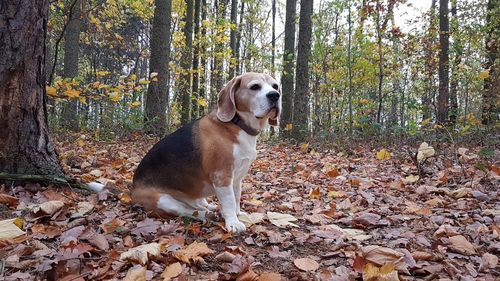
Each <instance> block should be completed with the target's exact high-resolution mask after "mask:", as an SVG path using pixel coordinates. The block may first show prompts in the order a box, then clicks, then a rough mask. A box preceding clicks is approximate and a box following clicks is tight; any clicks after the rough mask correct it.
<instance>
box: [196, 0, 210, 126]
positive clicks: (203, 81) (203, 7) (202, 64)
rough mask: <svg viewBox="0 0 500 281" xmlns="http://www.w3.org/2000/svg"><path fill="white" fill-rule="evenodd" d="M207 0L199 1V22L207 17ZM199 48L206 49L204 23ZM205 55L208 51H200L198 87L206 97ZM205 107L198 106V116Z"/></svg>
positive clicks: (200, 93)
mask: <svg viewBox="0 0 500 281" xmlns="http://www.w3.org/2000/svg"><path fill="white" fill-rule="evenodd" d="M207 9H208V6H207V1H206V0H202V1H201V22H204V21H205V20H206V19H207ZM200 41H201V42H200V50H206V49H207V48H208V47H207V29H206V27H205V26H204V25H202V26H201V35H200ZM207 56H208V53H207V52H206V51H205V52H200V89H199V96H201V97H204V98H205V99H207V93H206V90H207V71H206V70H207V66H206V65H207ZM204 111H205V109H204V108H203V106H201V105H200V106H199V107H198V116H202V115H203V113H204Z"/></svg>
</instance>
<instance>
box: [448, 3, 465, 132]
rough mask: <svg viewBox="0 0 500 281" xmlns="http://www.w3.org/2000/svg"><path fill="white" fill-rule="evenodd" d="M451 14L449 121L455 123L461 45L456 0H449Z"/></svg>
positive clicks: (461, 52)
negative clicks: (451, 52) (452, 49)
mask: <svg viewBox="0 0 500 281" xmlns="http://www.w3.org/2000/svg"><path fill="white" fill-rule="evenodd" d="M451 15H452V21H453V22H452V34H453V48H454V49H455V57H454V59H453V68H452V72H451V81H450V122H451V123H452V124H453V125H455V124H456V123H457V116H458V94H457V93H458V78H459V77H458V72H459V70H458V68H459V66H460V64H461V63H462V54H463V46H462V40H461V38H460V37H461V36H460V34H459V30H458V18H457V0H451Z"/></svg>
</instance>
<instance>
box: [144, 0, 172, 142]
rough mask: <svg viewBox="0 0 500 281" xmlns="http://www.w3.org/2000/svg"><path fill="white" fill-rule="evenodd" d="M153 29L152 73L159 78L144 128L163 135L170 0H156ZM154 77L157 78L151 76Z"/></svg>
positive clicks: (150, 89) (149, 98)
mask: <svg viewBox="0 0 500 281" xmlns="http://www.w3.org/2000/svg"><path fill="white" fill-rule="evenodd" d="M155 5H156V7H155V12H154V17H153V26H152V28H151V37H150V48H151V58H150V60H149V72H150V73H153V72H155V73H157V74H158V76H157V77H156V78H157V81H151V83H150V84H149V87H148V95H147V97H146V106H145V112H144V127H145V131H146V133H148V134H155V135H157V136H163V134H164V133H165V130H166V110H167V104H168V94H167V93H168V76H169V75H170V74H169V68H168V64H169V61H170V26H171V22H170V19H171V17H172V2H171V0H156V1H155ZM152 80H155V79H152Z"/></svg>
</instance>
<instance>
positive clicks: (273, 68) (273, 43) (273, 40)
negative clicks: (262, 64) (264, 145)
mask: <svg viewBox="0 0 500 281" xmlns="http://www.w3.org/2000/svg"><path fill="white" fill-rule="evenodd" d="M271 10H272V11H271V12H272V15H273V19H272V21H273V22H272V30H271V48H272V49H271V73H272V75H273V76H274V74H275V72H276V66H275V65H274V64H275V62H274V59H275V56H276V0H272V4H271ZM271 128H274V127H271Z"/></svg>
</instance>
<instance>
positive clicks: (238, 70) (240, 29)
mask: <svg viewBox="0 0 500 281" xmlns="http://www.w3.org/2000/svg"><path fill="white" fill-rule="evenodd" d="M244 12H245V1H241V5H240V23H239V24H238V33H237V34H236V50H238V53H236V62H237V63H236V73H235V75H240V74H241V69H242V60H241V59H240V54H239V50H240V47H241V34H242V32H243V18H244V15H243V13H244Z"/></svg>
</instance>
